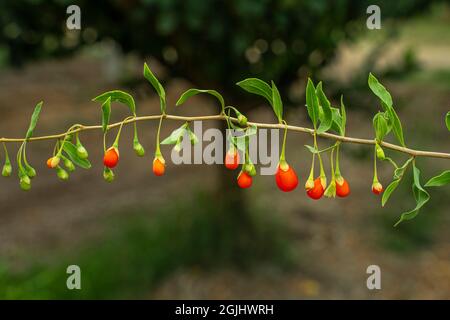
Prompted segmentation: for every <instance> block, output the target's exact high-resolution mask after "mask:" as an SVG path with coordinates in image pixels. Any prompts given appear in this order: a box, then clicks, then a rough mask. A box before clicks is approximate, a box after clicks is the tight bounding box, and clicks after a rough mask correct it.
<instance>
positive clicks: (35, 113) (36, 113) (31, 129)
mask: <svg viewBox="0 0 450 320" xmlns="http://www.w3.org/2000/svg"><path fill="white" fill-rule="evenodd" d="M42 104H43V102H42V101H41V102H39V103H38V104H37V105H36V107H35V108H34V111H33V114H32V115H31V120H30V126H29V127H28V131H27V135H26V139H30V138H31V137H32V136H33V132H34V129H35V128H36V125H37V122H38V120H39V114H40V113H41V109H42Z"/></svg>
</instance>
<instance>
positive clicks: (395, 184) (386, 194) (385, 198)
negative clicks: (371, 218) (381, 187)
mask: <svg viewBox="0 0 450 320" xmlns="http://www.w3.org/2000/svg"><path fill="white" fill-rule="evenodd" d="M400 181H401V179H396V180H393V181H392V182H391V183H390V184H389V185H388V186H387V188H386V190H385V191H384V193H383V197H382V198H381V206H383V207H384V205H385V204H386V203H387V202H388V200H389V198H390V197H391V194H392V193H393V192H394V190H395V189H397V187H398V185H399V184H400Z"/></svg>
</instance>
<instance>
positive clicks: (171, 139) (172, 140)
mask: <svg viewBox="0 0 450 320" xmlns="http://www.w3.org/2000/svg"><path fill="white" fill-rule="evenodd" d="M186 127H187V125H186V124H184V125H182V126H181V127H179V128H178V129H176V130H174V131H172V133H171V134H170V136H168V137H167V138H166V139H164V140H163V141H161V144H176V143H177V142H178V141H179V140H180V138H181V137H182V136H183V135H184V134H185V133H187V130H186Z"/></svg>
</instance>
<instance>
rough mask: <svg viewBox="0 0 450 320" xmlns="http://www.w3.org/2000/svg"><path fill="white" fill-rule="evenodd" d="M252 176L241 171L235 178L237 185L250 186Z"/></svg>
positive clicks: (244, 187) (241, 186)
mask: <svg viewBox="0 0 450 320" xmlns="http://www.w3.org/2000/svg"><path fill="white" fill-rule="evenodd" d="M252 182H253V181H252V177H251V176H250V175H249V174H248V173H247V172H245V171H241V173H240V174H239V176H238V178H237V183H238V186H239V187H240V188H242V189H246V188H250V187H251V186H252Z"/></svg>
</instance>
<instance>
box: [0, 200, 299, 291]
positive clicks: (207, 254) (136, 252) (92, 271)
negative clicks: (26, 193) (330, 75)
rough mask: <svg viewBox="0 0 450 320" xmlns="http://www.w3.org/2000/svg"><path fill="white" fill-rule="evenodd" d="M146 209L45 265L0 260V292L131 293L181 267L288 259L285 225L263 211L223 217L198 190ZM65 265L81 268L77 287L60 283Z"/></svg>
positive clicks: (279, 263)
mask: <svg viewBox="0 0 450 320" xmlns="http://www.w3.org/2000/svg"><path fill="white" fill-rule="evenodd" d="M149 211H151V210H149V209H148V208H141V209H134V210H126V211H123V212H121V214H118V215H117V216H116V217H115V218H113V220H112V221H111V227H112V229H113V231H111V233H110V234H109V235H107V236H106V237H104V238H103V239H102V241H101V242H92V243H90V244H89V246H88V247H87V248H85V249H84V250H81V252H79V253H75V254H73V255H72V256H70V255H68V254H67V253H63V254H62V255H61V256H55V257H53V260H54V261H55V262H54V263H51V264H49V265H46V264H36V263H34V264H33V266H32V267H30V268H28V269H26V270H25V271H22V272H19V273H17V272H13V271H12V270H10V269H8V268H6V267H4V266H3V268H1V269H0V288H2V289H1V291H0V298H2V299H56V298H59V299H72V298H73V299H80V298H81V299H106V298H112V299H115V298H138V297H143V296H144V297H145V295H146V294H150V293H151V291H150V290H151V289H153V288H155V286H156V285H158V284H159V283H160V282H161V281H162V280H164V279H165V278H166V277H168V276H169V275H170V274H171V273H173V272H175V271H176V270H179V269H181V268H202V269H209V268H214V269H216V270H217V269H220V268H225V267H228V268H233V267H236V268H239V270H240V271H241V272H245V271H246V270H251V269H252V268H255V267H258V266H261V265H265V264H266V265H267V264H269V265H271V266H272V267H273V266H275V267H279V268H282V269H286V268H289V267H290V266H293V263H294V262H295V261H294V258H295V257H294V255H293V251H292V247H291V245H290V242H289V236H288V235H287V234H286V226H283V225H282V224H281V222H280V221H279V220H278V218H275V216H274V215H271V214H270V212H269V211H267V210H253V211H252V213H251V214H249V215H246V216H244V217H243V219H246V220H245V221H243V220H241V221H239V222H238V223H233V221H231V220H230V219H229V218H227V215H230V214H233V213H232V212H227V211H224V210H223V209H221V208H218V207H217V206H216V204H215V201H214V200H213V198H212V197H211V195H210V194H206V193H197V194H196V195H194V196H192V197H191V198H190V200H178V201H176V202H174V203H173V204H172V205H170V206H169V207H167V208H166V209H165V210H161V211H160V212H158V213H157V214H155V215H153V216H149ZM124 214H126V218H124V216H123V215H124ZM241 226H242V229H244V231H245V232H244V231H241V230H240V228H241ZM116 227H117V228H116ZM33 258H36V257H33ZM72 264H75V265H78V266H80V268H81V286H82V290H74V291H70V290H68V289H67V287H66V280H67V277H68V274H66V268H67V267H68V266H69V265H72Z"/></svg>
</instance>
